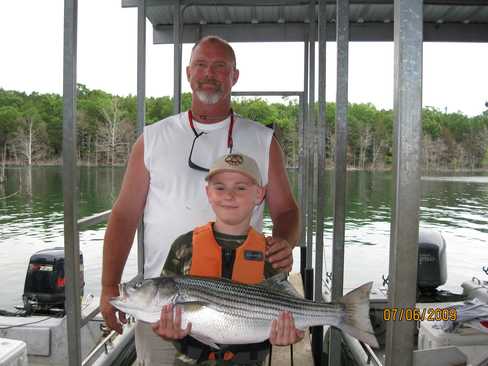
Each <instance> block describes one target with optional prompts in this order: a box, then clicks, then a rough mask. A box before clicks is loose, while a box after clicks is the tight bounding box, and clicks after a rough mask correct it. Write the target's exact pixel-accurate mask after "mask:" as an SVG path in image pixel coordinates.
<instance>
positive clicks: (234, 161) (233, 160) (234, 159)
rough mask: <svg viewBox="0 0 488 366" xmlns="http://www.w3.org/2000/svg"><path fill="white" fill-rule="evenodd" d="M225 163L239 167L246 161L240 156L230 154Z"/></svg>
mask: <svg viewBox="0 0 488 366" xmlns="http://www.w3.org/2000/svg"><path fill="white" fill-rule="evenodd" d="M224 161H225V162H226V163H227V164H229V165H231V166H239V165H241V164H242V162H243V161H244V158H243V157H242V155H239V154H229V155H227V156H226V157H225V159H224Z"/></svg>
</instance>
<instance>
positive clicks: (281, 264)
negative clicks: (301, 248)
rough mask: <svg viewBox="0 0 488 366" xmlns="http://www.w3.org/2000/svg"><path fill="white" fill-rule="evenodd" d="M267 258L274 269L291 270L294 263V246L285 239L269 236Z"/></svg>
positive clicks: (267, 238)
mask: <svg viewBox="0 0 488 366" xmlns="http://www.w3.org/2000/svg"><path fill="white" fill-rule="evenodd" d="M266 258H267V260H268V261H269V263H271V266H272V267H273V268H274V269H276V270H278V271H281V272H290V271H291V267H292V265H293V253H292V247H291V245H290V244H289V243H288V242H287V241H286V240H285V239H281V238H274V237H272V236H267V237H266Z"/></svg>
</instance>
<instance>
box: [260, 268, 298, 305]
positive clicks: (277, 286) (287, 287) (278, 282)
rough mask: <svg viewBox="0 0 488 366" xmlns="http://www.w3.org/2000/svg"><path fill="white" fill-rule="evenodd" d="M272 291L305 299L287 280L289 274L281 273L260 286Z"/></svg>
mask: <svg viewBox="0 0 488 366" xmlns="http://www.w3.org/2000/svg"><path fill="white" fill-rule="evenodd" d="M259 286H262V287H265V288H267V289H270V290H275V291H279V292H282V293H285V294H287V295H289V296H292V297H297V298H299V299H303V296H302V295H301V294H300V293H299V292H298V291H297V290H296V289H295V288H294V287H293V286H292V284H291V283H290V282H288V280H287V273H285V272H280V273H278V274H276V275H274V276H273V277H270V278H268V279H266V280H264V281H263V282H261V283H260V284H259Z"/></svg>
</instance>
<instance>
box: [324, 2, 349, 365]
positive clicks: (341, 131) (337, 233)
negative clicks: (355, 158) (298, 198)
mask: <svg viewBox="0 0 488 366" xmlns="http://www.w3.org/2000/svg"><path fill="white" fill-rule="evenodd" d="M336 9H337V13H336V34H337V93H336V124H335V126H336V127H335V138H336V144H335V175H334V234H333V241H332V291H331V292H332V294H331V295H332V296H331V297H332V301H337V300H339V298H341V297H342V293H343V288H344V237H345V231H346V229H345V223H346V183H347V182H346V174H347V156H346V151H347V109H348V97H347V87H348V72H349V67H348V63H349V0H337V5H336ZM340 347H341V335H340V331H338V330H337V329H334V328H332V329H331V337H330V345H329V365H331V366H339V365H341V354H340V352H336V351H335V350H338V349H340Z"/></svg>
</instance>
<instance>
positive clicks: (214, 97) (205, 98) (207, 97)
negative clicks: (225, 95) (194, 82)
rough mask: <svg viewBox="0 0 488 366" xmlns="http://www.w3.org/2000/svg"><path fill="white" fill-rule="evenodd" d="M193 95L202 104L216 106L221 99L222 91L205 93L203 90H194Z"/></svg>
mask: <svg viewBox="0 0 488 366" xmlns="http://www.w3.org/2000/svg"><path fill="white" fill-rule="evenodd" d="M195 95H196V96H197V98H198V99H199V100H200V102H202V103H203V104H216V103H217V102H218V101H219V100H220V98H221V97H222V91H220V90H217V91H214V92H207V91H204V90H195Z"/></svg>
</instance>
